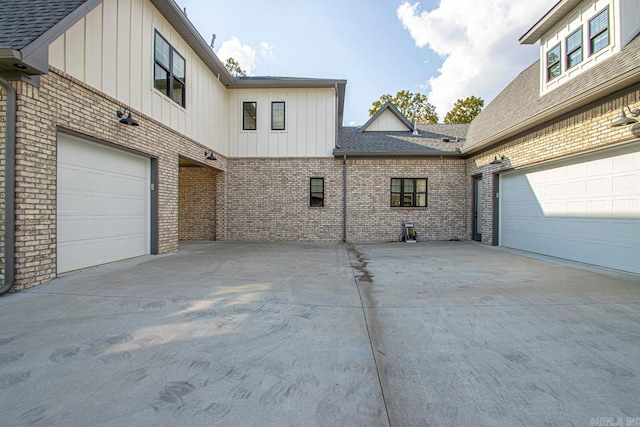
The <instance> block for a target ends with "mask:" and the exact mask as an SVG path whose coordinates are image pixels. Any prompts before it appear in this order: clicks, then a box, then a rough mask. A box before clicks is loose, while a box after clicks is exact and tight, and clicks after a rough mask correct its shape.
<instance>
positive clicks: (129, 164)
mask: <svg viewBox="0 0 640 427" xmlns="http://www.w3.org/2000/svg"><path fill="white" fill-rule="evenodd" d="M57 167H58V184H57V189H58V190H57V218H58V219H57V230H58V232H57V233H58V234H57V240H58V243H57V248H58V273H63V272H66V271H71V270H77V269H80V268H84V267H89V266H93V265H98V264H104V263H107V262H112V261H117V260H121V259H126V258H131V257H135V256H139V255H144V254H148V253H149V251H150V177H151V170H150V167H151V165H150V159H148V158H145V157H142V156H138V155H135V154H131V153H128V152H125V151H122V150H117V149H114V148H111V147H107V146H105V145H101V144H96V143H94V142H90V141H86V140H84V139H81V138H77V137H75V136H71V135H67V134H64V133H60V134H58V161H57Z"/></svg>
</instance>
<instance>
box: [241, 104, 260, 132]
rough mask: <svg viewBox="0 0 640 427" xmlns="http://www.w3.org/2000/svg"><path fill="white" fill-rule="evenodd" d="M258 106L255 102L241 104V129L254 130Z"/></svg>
mask: <svg viewBox="0 0 640 427" xmlns="http://www.w3.org/2000/svg"><path fill="white" fill-rule="evenodd" d="M257 108H258V104H257V103H256V102H243V103H242V129H243V130H256V113H257Z"/></svg>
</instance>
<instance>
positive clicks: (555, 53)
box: [547, 44, 562, 82]
mask: <svg viewBox="0 0 640 427" xmlns="http://www.w3.org/2000/svg"><path fill="white" fill-rule="evenodd" d="M561 72H562V66H561V64H560V45H559V44H558V45H556V46H554V47H553V48H552V49H551V50H550V51H549V52H547V81H548V82H550V81H551V80H553V79H555V78H556V77H558V76H559V75H560V73H561Z"/></svg>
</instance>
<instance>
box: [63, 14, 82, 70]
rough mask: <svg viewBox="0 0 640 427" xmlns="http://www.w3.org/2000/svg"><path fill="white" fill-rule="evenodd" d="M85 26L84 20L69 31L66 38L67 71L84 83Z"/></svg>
mask: <svg viewBox="0 0 640 427" xmlns="http://www.w3.org/2000/svg"><path fill="white" fill-rule="evenodd" d="M84 25H85V19H84V18H82V19H81V20H80V21H78V22H77V23H76V24H75V25H74V26H73V27H71V28H69V30H68V31H67V36H66V37H65V44H66V46H65V53H66V55H65V69H66V72H67V73H69V74H71V75H72V76H73V77H75V78H76V79H79V80H82V81H84Z"/></svg>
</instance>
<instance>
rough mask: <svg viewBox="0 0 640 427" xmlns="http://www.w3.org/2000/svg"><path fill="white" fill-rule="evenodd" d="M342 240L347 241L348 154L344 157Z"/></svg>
mask: <svg viewBox="0 0 640 427" xmlns="http://www.w3.org/2000/svg"><path fill="white" fill-rule="evenodd" d="M342 241H343V242H345V243H346V241H347V155H346V154H345V155H344V157H343V158H342Z"/></svg>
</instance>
